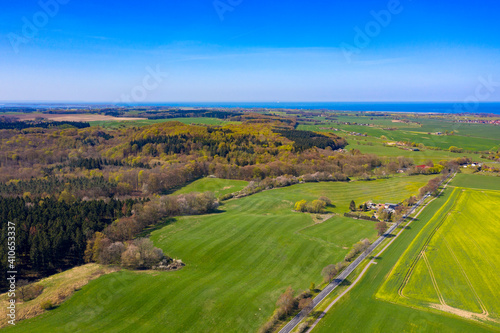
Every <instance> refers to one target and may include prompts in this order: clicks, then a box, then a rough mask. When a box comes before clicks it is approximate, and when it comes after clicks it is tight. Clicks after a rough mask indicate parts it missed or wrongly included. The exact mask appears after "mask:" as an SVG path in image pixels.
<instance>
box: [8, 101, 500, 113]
mask: <svg viewBox="0 0 500 333" xmlns="http://www.w3.org/2000/svg"><path fill="white" fill-rule="evenodd" d="M112 106H129V107H130V106H134V107H137V106H146V107H147V106H150V107H153V106H156V107H158V106H163V107H166V106H170V107H200V108H203V107H207V108H216V107H221V108H222V107H224V108H245V109H251V108H265V109H297V110H332V111H333V110H334V111H358V112H361V111H377V112H419V113H455V114H457V113H478V114H500V102H489V103H466V102H168V103H164V102H161V103H160V102H159V103H141V104H128V105H120V104H118V105H114V104H112V103H88V102H81V103H80V102H71V103H69V102H68V103H64V102H52V103H46V102H44V103H42V102H40V103H15V102H11V103H0V111H1V109H2V108H12V107H30V108H66V107H67V108H91V109H94V108H99V107H112Z"/></svg>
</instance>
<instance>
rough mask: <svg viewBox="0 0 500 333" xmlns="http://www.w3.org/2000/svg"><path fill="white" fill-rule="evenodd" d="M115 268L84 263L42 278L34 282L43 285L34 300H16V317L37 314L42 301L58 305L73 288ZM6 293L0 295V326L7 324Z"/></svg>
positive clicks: (78, 287)
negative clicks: (41, 290)
mask: <svg viewBox="0 0 500 333" xmlns="http://www.w3.org/2000/svg"><path fill="white" fill-rule="evenodd" d="M116 270H117V268H113V267H107V266H102V265H98V264H86V265H83V266H78V267H74V268H72V269H69V270H67V271H64V272H62V273H59V274H55V275H52V276H50V277H47V278H44V279H42V280H40V281H38V282H36V283H35V285H39V286H43V288H44V289H43V292H42V293H41V294H40V295H39V296H38V297H37V298H35V299H34V300H31V301H28V302H21V301H20V300H18V303H17V306H16V318H17V320H18V321H19V320H22V319H26V318H32V317H34V316H36V315H39V314H41V313H43V312H45V310H42V309H41V307H40V305H41V304H42V303H43V302H44V301H48V300H49V301H51V302H52V303H53V304H54V305H56V306H57V305H59V304H60V303H61V302H62V301H63V300H64V299H66V298H68V297H70V296H71V295H73V294H74V293H75V290H78V289H80V288H82V287H83V286H84V285H86V284H87V283H89V281H91V280H94V279H96V278H98V277H99V276H101V275H103V274H109V273H112V272H114V271H116ZM9 299H10V298H9V297H8V294H7V293H5V294H2V295H0V306H1V308H0V328H1V327H5V326H8V325H9V324H8V323H7V320H8V319H7V318H8V317H7V306H8V302H9Z"/></svg>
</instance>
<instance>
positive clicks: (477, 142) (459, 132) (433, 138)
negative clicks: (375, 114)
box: [297, 116, 500, 151]
mask: <svg viewBox="0 0 500 333" xmlns="http://www.w3.org/2000/svg"><path fill="white" fill-rule="evenodd" d="M317 120H324V119H321V118H318V119H317ZM410 120H412V119H410ZM413 120H414V121H418V122H420V123H422V126H419V125H415V124H413V123H409V124H406V123H397V122H392V120H390V119H377V118H368V117H356V116H340V117H338V121H339V122H351V123H354V122H356V123H358V124H370V126H362V125H345V124H337V123H334V122H331V121H328V120H324V123H322V124H321V125H305V124H302V125H299V126H298V128H297V129H299V130H308V131H319V132H329V131H331V130H329V128H336V129H338V130H340V132H336V133H337V134H340V135H345V134H344V133H342V132H357V133H362V134H367V135H368V136H369V137H370V140H371V141H372V140H375V141H378V140H377V139H380V138H381V137H382V136H385V137H386V138H387V140H389V141H409V142H416V143H422V144H424V145H425V146H428V147H438V148H440V149H448V148H450V147H451V146H456V147H459V148H463V149H466V150H475V151H487V150H492V151H495V150H498V149H499V147H500V131H498V127H497V126H495V125H488V124H466V123H455V122H451V121H448V120H444V119H443V120H441V119H413ZM388 128H393V130H389V129H388ZM445 131H449V132H451V131H454V132H455V134H454V135H436V134H435V133H437V132H441V133H445ZM361 139H364V138H361Z"/></svg>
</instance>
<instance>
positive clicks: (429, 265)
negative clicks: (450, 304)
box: [422, 250, 446, 306]
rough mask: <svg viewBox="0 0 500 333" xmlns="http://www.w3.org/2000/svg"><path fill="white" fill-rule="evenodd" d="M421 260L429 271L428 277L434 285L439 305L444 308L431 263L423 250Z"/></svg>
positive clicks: (444, 303)
mask: <svg viewBox="0 0 500 333" xmlns="http://www.w3.org/2000/svg"><path fill="white" fill-rule="evenodd" d="M422 258H423V259H424V262H425V265H426V266H427V269H428V270H429V275H430V276H431V281H432V284H433V285H434V289H435V290H436V293H437V295H438V298H439V302H440V303H441V305H444V306H446V302H445V301H444V297H443V294H441V290H439V286H438V283H437V281H436V277H435V276H434V271H433V270H432V267H431V263H430V262H429V259H428V258H427V256H426V255H425V251H424V250H423V251H422Z"/></svg>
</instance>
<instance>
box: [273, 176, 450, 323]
mask: <svg viewBox="0 0 500 333" xmlns="http://www.w3.org/2000/svg"><path fill="white" fill-rule="evenodd" d="M448 177H449V176H448ZM448 177H447V178H445V179H444V180H443V181H442V182H441V184H442V183H443V182H444V181H445V180H446V179H448ZM441 184H440V186H441ZM430 195H431V194H430V193H427V194H426V195H425V196H424V197H423V198H422V199H420V200H419V201H418V202H417V203H416V204H415V205H414V206H413V207H412V209H411V210H410V212H409V213H408V214H406V215H404V216H403V218H402V219H401V220H400V221H398V222H397V223H395V224H393V225H392V226H391V227H390V228H389V230H387V232H386V233H385V234H383V235H382V236H380V237H379V238H378V239H377V240H376V241H375V242H374V243H373V244H372V245H370V247H368V249H366V251H365V252H363V253H362V254H361V255H360V256H359V257H358V258H356V260H354V261H353V262H352V263H351V264H350V265H349V266H347V268H346V269H344V270H343V271H342V273H340V275H339V276H337V278H336V279H335V280H333V281H332V282H330V284H328V285H327V286H326V287H325V288H324V289H323V290H322V291H321V292H320V293H319V294H318V295H317V296H316V297H315V298H314V299H313V304H312V306H313V307H312V309H314V308H316V306H318V304H319V303H321V301H323V300H324V299H325V298H326V297H327V296H328V295H329V294H330V293H331V292H332V291H333V290H334V289H335V288H337V287H338V286H339V285H340V284H341V283H342V282H343V281H344V280H345V279H346V278H347V277H348V276H349V274H351V273H352V272H353V271H354V270H355V269H356V268H357V267H358V266H359V264H360V263H361V262H362V261H363V260H365V259H366V258H367V257H369V256H370V255H371V254H372V252H373V251H374V250H375V248H376V247H377V246H379V245H380V243H382V242H383V241H384V239H386V238H387V237H388V236H389V235H390V234H391V233H392V232H393V231H394V230H395V229H396V228H397V227H398V226H399V225H400V224H401V223H402V222H403V221H404V220H405V219H406V218H407V217H408V216H409V215H411V214H413V212H414V211H415V210H416V209H418V207H420V205H422V203H423V202H424V201H425V200H426V199H427V198H428V197H429V196H430ZM310 311H312V310H310ZM308 314H309V311H305V310H303V311H300V312H299V313H298V314H297V315H296V316H295V317H293V319H292V320H290V321H289V322H288V323H287V324H286V325H285V326H283V328H282V329H281V330H280V331H279V333H290V332H291V331H292V330H293V329H294V328H295V326H297V325H298V324H299V323H300V322H301V321H302V319H304V318H305V317H306V316H307V315H308Z"/></svg>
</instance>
